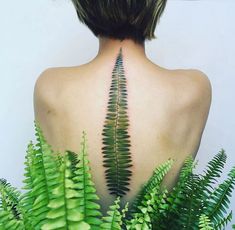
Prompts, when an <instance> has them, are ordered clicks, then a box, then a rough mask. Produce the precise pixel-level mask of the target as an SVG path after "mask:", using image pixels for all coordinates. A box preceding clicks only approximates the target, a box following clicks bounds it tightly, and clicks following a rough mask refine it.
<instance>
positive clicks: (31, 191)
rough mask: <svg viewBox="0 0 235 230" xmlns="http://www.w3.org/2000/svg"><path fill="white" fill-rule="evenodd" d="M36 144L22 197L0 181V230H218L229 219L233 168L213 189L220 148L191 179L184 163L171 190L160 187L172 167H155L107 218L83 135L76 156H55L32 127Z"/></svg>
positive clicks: (190, 162)
mask: <svg viewBox="0 0 235 230" xmlns="http://www.w3.org/2000/svg"><path fill="white" fill-rule="evenodd" d="M35 132H36V137H37V139H36V141H37V143H36V145H35V144H33V142H32V141H30V143H29V145H28V147H27V155H26V158H25V174H24V176H25V179H24V181H23V182H24V190H25V192H24V193H21V192H20V191H18V190H17V189H16V188H14V187H12V186H11V185H10V184H9V183H8V182H7V181H6V180H5V179H0V230H6V229H7V230H35V229H42V230H52V229H65V230H67V229H71V230H73V229H79V230H80V229H81V230H88V229H92V230H93V229H94V230H99V229H101V230H102V229H103V230H119V229H120V230H121V229H123V230H142V229H143V230H151V229H153V230H155V229H156V230H159V229H160V230H168V229H172V230H174V229H175V230H176V229H177V230H181V229H188V230H194V229H195V230H196V229H197V230H210V229H215V230H217V229H218V230H220V229H225V227H226V225H227V224H228V223H229V222H230V221H231V219H232V211H230V212H227V209H228V208H229V203H230V201H229V199H230V197H231V195H232V190H233V189H234V185H235V167H233V168H232V169H231V170H230V172H229V174H228V176H227V178H226V179H225V180H224V181H223V182H221V183H219V184H218V185H216V182H218V178H219V177H220V175H221V173H222V169H223V167H224V165H225V163H226V159H227V156H226V154H225V151H224V150H223V149H222V150H221V151H220V152H219V153H218V154H216V155H215V156H214V157H213V159H212V160H210V162H209V163H208V164H207V167H206V169H205V170H204V172H203V173H202V174H196V173H195V172H194V168H195V167H196V164H197V162H195V161H194V160H193V159H192V157H190V156H189V157H188V158H187V159H186V160H185V163H184V165H183V167H182V168H181V171H180V175H179V178H178V181H177V183H176V185H175V186H174V188H173V189H172V190H171V191H168V190H167V188H166V187H164V186H163V185H162V181H163V179H164V177H165V175H166V174H167V173H168V172H169V170H170V169H171V167H172V165H173V163H174V162H173V160H171V159H169V160H168V161H166V162H165V163H163V164H161V165H159V166H158V167H157V168H156V170H155V171H154V172H153V175H152V177H151V178H150V179H149V180H148V181H147V182H146V184H145V185H143V186H142V188H141V189H140V191H139V193H138V195H137V196H136V198H135V200H134V202H132V203H131V204H130V205H129V204H128V203H127V204H126V205H125V207H121V205H120V201H121V196H117V197H116V200H115V201H114V204H113V205H111V206H110V207H109V210H108V211H107V214H105V215H103V214H102V213H101V211H100V210H101V209H100V208H101V207H100V204H99V202H98V201H99V197H98V196H97V194H96V189H95V184H94V183H93V181H92V175H91V172H90V166H89V160H88V152H87V145H86V144H87V140H86V134H85V132H83V136H82V142H81V147H80V152H79V153H78V154H76V153H74V152H72V151H70V150H67V151H65V152H64V153H63V154H55V153H54V152H53V150H52V149H51V147H50V146H49V145H48V144H47V142H46V140H45V138H44V136H43V133H42V131H41V129H40V127H39V125H38V124H37V123H36V122H35Z"/></svg>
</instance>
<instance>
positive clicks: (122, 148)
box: [102, 48, 132, 197]
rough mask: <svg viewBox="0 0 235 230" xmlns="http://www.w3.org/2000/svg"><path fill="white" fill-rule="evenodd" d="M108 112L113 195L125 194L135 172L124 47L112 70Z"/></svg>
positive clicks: (108, 162)
mask: <svg viewBox="0 0 235 230" xmlns="http://www.w3.org/2000/svg"><path fill="white" fill-rule="evenodd" d="M109 96H110V97H109V102H108V108H107V115H106V120H105V124H104V129H103V132H102V134H103V136H104V137H103V145H104V146H103V147H102V150H103V157H104V160H103V165H104V167H105V168H106V170H105V177H106V181H107V186H108V189H109V191H110V193H111V194H114V195H116V196H120V197H121V196H123V195H125V194H126V192H127V191H129V188H128V186H129V181H130V177H131V175H132V171H131V170H130V167H131V166H132V159H131V153H130V149H129V148H130V136H129V134H128V126H129V121H128V115H127V90H126V78H125V74H124V69H123V60H122V49H121V48H120V51H119V54H118V57H117V59H116V63H115V67H114V69H113V72H112V84H111V87H110V92H109Z"/></svg>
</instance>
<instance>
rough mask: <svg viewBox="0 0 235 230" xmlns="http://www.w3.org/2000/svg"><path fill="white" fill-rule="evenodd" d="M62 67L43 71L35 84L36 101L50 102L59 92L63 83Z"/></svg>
mask: <svg viewBox="0 0 235 230" xmlns="http://www.w3.org/2000/svg"><path fill="white" fill-rule="evenodd" d="M62 72H63V70H62V68H61V67H52V68H47V69H45V70H44V71H42V72H41V74H40V75H39V76H38V78H37V80H36V82H35V85H34V102H37V101H40V102H45V103H50V102H52V100H53V99H54V98H56V96H57V92H58V91H59V89H60V87H61V86H62V85H63V84H62V82H61V76H62V74H61V73H62Z"/></svg>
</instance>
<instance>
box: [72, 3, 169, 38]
mask: <svg viewBox="0 0 235 230" xmlns="http://www.w3.org/2000/svg"><path fill="white" fill-rule="evenodd" d="M72 2H73V4H74V6H75V8H76V12H77V15H78V18H79V19H80V21H81V22H82V23H84V24H86V25H87V26H88V28H89V29H90V30H91V31H92V32H93V34H94V35H95V36H98V35H100V36H104V37H110V38H116V39H120V40H123V39H125V38H131V39H133V40H134V41H136V42H139V43H142V42H144V40H145V39H148V40H151V39H152V38H156V37H155V35H154V30H155V27H156V24H157V22H158V21H159V18H160V16H161V14H162V12H163V11H164V8H165V5H166V2H167V0H72Z"/></svg>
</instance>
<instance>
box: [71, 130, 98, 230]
mask: <svg viewBox="0 0 235 230" xmlns="http://www.w3.org/2000/svg"><path fill="white" fill-rule="evenodd" d="M76 161H77V164H76V165H75V177H74V183H75V184H76V191H77V192H78V196H77V201H78V203H79V211H80V212H81V213H82V214H83V215H84V221H86V222H87V223H88V224H90V226H91V229H94V230H95V229H99V226H100V224H101V223H102V221H101V220H100V217H101V216H102V214H101V212H100V205H99V204H98V203H97V200H99V197H98V196H97V195H96V189H95V185H94V183H93V182H92V180H91V173H90V167H89V161H88V158H87V145H86V136H85V132H83V141H82V142H81V151H80V153H79V154H78V155H77V160H75V162H76Z"/></svg>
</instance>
